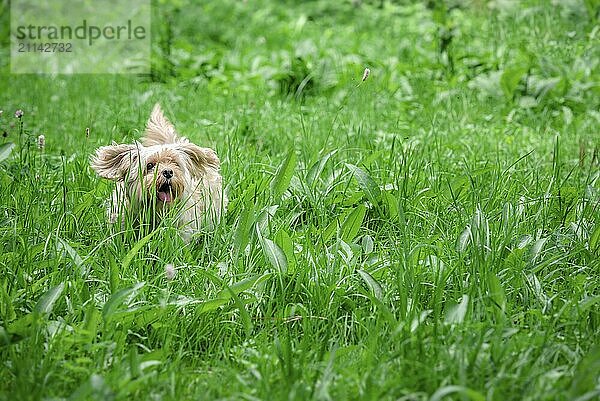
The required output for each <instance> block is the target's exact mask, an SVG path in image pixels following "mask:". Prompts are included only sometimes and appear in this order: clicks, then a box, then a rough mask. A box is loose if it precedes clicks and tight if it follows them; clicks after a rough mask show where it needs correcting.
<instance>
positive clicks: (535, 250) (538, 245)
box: [531, 238, 548, 263]
mask: <svg viewBox="0 0 600 401" xmlns="http://www.w3.org/2000/svg"><path fill="white" fill-rule="evenodd" d="M546 241H548V238H540V239H539V240H537V241H536V242H535V244H533V246H532V247H531V262H532V263H535V261H536V260H537V258H538V257H539V256H540V254H541V253H542V250H543V249H544V245H546Z"/></svg>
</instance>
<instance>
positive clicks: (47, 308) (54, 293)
mask: <svg viewBox="0 0 600 401" xmlns="http://www.w3.org/2000/svg"><path fill="white" fill-rule="evenodd" d="M64 289H65V283H60V284H59V285H57V286H55V287H52V288H50V289H49V290H48V291H46V293H45V294H44V295H42V297H41V298H40V300H39V301H38V303H37V304H36V305H35V308H33V311H34V313H37V314H40V315H45V314H48V313H51V312H52V308H53V307H54V303H55V302H56V301H57V300H58V298H59V297H60V295H61V294H62V292H63V290H64Z"/></svg>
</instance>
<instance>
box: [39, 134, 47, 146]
mask: <svg viewBox="0 0 600 401" xmlns="http://www.w3.org/2000/svg"><path fill="white" fill-rule="evenodd" d="M37 142H38V149H39V150H44V148H45V147H46V137H45V136H44V135H43V134H42V135H40V136H38V141H37Z"/></svg>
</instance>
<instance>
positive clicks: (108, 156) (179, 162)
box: [91, 142, 219, 206]
mask: <svg viewBox="0 0 600 401" xmlns="http://www.w3.org/2000/svg"><path fill="white" fill-rule="evenodd" d="M91 166H92V168H93V169H94V170H95V171H96V172H97V173H98V175H100V176H101V177H103V178H107V179H109V180H114V181H123V182H124V183H125V184H126V187H127V188H128V191H127V193H128V196H129V197H130V199H136V200H138V201H140V202H146V201H149V200H156V202H159V204H160V205H163V206H164V205H165V204H170V203H172V202H174V201H176V200H177V199H180V198H182V197H184V196H186V192H187V191H188V187H189V186H190V185H193V184H192V181H193V180H192V179H193V178H196V179H201V178H202V177H203V176H204V175H205V174H206V172H207V170H208V169H216V170H218V169H219V159H218V157H217V155H216V154H215V152H214V151H213V150H212V149H209V148H201V147H200V146H197V145H194V144H193V143H189V142H188V143H173V144H166V145H152V146H143V145H142V144H140V143H137V142H136V143H134V144H131V145H117V144H113V145H110V146H102V147H101V148H99V149H98V150H96V154H95V155H94V156H93V157H92V160H91ZM189 190H190V191H192V190H193V188H189Z"/></svg>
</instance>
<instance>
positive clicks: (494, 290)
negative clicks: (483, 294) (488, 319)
mask: <svg viewBox="0 0 600 401" xmlns="http://www.w3.org/2000/svg"><path fill="white" fill-rule="evenodd" d="M488 290H489V293H488V295H489V297H490V299H491V300H492V302H493V303H494V305H495V308H494V314H495V316H496V318H497V319H498V320H503V319H504V317H505V316H504V312H505V311H506V294H505V293H504V288H502V284H501V283H500V279H498V276H496V275H495V274H492V273H490V274H489V275H488Z"/></svg>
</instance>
